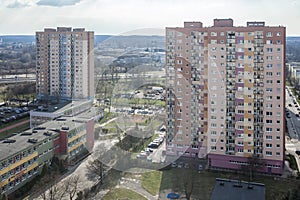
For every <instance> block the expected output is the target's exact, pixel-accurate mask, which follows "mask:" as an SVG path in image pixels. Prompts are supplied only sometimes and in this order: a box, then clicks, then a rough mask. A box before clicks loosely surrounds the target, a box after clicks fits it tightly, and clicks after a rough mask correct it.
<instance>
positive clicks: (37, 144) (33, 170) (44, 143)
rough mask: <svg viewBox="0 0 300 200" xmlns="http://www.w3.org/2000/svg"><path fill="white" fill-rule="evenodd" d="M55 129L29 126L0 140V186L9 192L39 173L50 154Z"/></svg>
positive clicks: (55, 137) (56, 136) (48, 159)
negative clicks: (37, 128)
mask: <svg viewBox="0 0 300 200" xmlns="http://www.w3.org/2000/svg"><path fill="white" fill-rule="evenodd" d="M58 138H59V133H58V132H56V131H51V130H45V129H40V130H35V129H30V130H28V131H25V132H23V133H20V134H17V135H14V136H12V137H10V138H8V139H5V140H3V141H1V142H0V188H1V191H2V192H3V193H6V194H10V193H12V192H14V191H15V190H17V189H18V188H20V187H22V186H23V185H24V184H26V183H27V182H29V181H30V180H32V179H33V178H34V177H35V176H36V175H37V174H39V173H41V171H42V168H43V166H44V165H45V164H47V165H48V164H50V163H51V161H52V158H53V156H54V141H55V140H57V139H58Z"/></svg>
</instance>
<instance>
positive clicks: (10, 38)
mask: <svg viewBox="0 0 300 200" xmlns="http://www.w3.org/2000/svg"><path fill="white" fill-rule="evenodd" d="M109 37H111V36H110V35H95V44H97V43H99V42H102V41H104V40H106V39H107V38H109ZM0 39H2V41H3V42H7V43H11V42H16V43H32V42H35V36H34V35H0Z"/></svg>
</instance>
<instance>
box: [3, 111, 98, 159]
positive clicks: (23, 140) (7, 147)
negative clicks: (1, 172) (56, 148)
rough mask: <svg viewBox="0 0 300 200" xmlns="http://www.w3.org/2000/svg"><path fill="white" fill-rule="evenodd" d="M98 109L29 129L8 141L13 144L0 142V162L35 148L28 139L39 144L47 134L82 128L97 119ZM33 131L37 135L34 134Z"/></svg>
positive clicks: (60, 118)
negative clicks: (34, 140)
mask: <svg viewBox="0 0 300 200" xmlns="http://www.w3.org/2000/svg"><path fill="white" fill-rule="evenodd" d="M97 109H99V108H96V107H91V108H90V109H88V110H86V111H84V112H82V113H80V114H78V115H76V116H63V117H59V118H57V119H56V120H52V121H48V122H45V123H43V124H41V125H39V126H38V127H35V128H33V129H28V130H26V131H24V132H22V133H18V134H15V135H13V136H11V137H9V138H7V139H6V141H8V140H15V142H13V143H3V142H4V141H5V139H4V140H2V141H0V160H3V159H5V158H8V157H10V156H13V155H15V154H16V153H18V152H21V151H22V150H24V149H27V148H29V147H30V146H35V144H33V143H30V142H28V139H36V140H37V143H38V142H39V141H42V140H44V139H46V138H47V137H49V136H47V135H44V133H45V132H48V133H52V135H55V134H59V133H58V132H57V131H58V130H63V129H64V128H68V130H73V129H76V128H78V127H80V126H82V125H83V124H85V123H86V122H87V121H89V120H91V119H92V118H94V117H95V115H96V112H97ZM39 128H42V130H39ZM33 131H34V132H35V133H33ZM24 133H25V134H26V133H32V135H24ZM22 134H23V135H22Z"/></svg>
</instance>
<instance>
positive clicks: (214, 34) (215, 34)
mask: <svg viewBox="0 0 300 200" xmlns="http://www.w3.org/2000/svg"><path fill="white" fill-rule="evenodd" d="M210 35H211V36H218V33H217V32H211V33H210Z"/></svg>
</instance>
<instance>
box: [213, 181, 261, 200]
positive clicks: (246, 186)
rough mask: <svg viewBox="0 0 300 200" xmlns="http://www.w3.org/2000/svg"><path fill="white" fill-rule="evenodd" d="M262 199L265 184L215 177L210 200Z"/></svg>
mask: <svg viewBox="0 0 300 200" xmlns="http://www.w3.org/2000/svg"><path fill="white" fill-rule="evenodd" d="M220 199H222V200H248V199H255V200H264V199H265V185H264V184H260V183H253V182H245V181H238V180H228V179H218V178H217V179H216V184H215V187H214V189H213V191H212V195H211V200H220Z"/></svg>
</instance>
